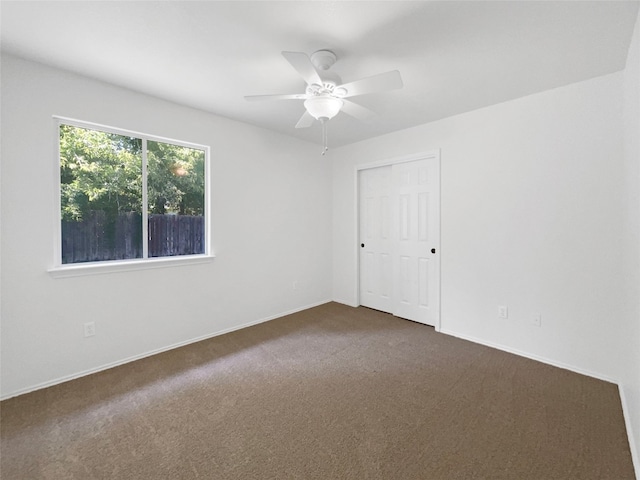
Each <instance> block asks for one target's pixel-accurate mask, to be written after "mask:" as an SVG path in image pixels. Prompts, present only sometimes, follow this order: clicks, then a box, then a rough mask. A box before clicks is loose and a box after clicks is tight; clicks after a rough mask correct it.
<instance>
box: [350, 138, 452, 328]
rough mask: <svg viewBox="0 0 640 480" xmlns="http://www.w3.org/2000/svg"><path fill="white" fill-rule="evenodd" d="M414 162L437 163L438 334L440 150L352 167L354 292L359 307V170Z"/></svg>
mask: <svg viewBox="0 0 640 480" xmlns="http://www.w3.org/2000/svg"><path fill="white" fill-rule="evenodd" d="M416 160H435V161H436V162H437V163H438V179H437V182H438V197H439V198H438V250H439V253H438V257H439V260H438V310H437V315H436V321H435V326H434V328H435V330H436V332H439V331H440V330H441V328H442V318H441V317H442V315H441V311H442V261H441V260H442V256H441V253H442V245H441V237H442V218H441V217H442V182H441V178H442V172H441V169H440V166H441V162H440V149H439V148H438V149H436V150H429V151H426V152H418V153H412V154H410V155H404V156H401V157H393V158H388V159H383V160H377V161H374V162H370V163H364V164H359V165H355V167H354V182H355V185H354V189H353V191H354V205H355V212H354V213H355V219H356V221H355V226H354V229H355V232H354V233H355V237H354V238H355V239H356V242H355V244H354V249H355V259H356V261H355V266H356V272H355V273H356V274H355V283H356V284H355V292H356V306H358V307H359V306H360V305H361V303H360V249H359V245H360V175H359V174H360V170H369V169H371V168H378V167H386V166H389V165H396V164H399V163H407V162H414V161H416Z"/></svg>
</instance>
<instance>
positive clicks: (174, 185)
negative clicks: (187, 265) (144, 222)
mask: <svg viewBox="0 0 640 480" xmlns="http://www.w3.org/2000/svg"><path fill="white" fill-rule="evenodd" d="M60 184H61V209H62V219H63V220H67V221H81V220H82V219H84V218H88V215H89V214H90V212H92V211H104V212H105V213H106V215H107V217H108V218H109V219H111V220H113V219H114V218H115V217H117V216H118V214H120V213H124V212H135V213H141V212H142V140H141V139H139V138H134V137H128V136H125V135H117V134H112V133H106V132H100V131H97V130H90V129H86V128H80V127H75V126H71V125H61V126H60ZM147 192H148V195H147V197H148V201H147V203H148V212H149V213H150V214H165V213H175V214H181V215H203V214H204V151H202V150H197V149H193V148H187V147H182V146H178V145H172V144H168V143H161V142H155V141H148V142H147Z"/></svg>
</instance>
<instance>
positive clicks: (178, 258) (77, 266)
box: [48, 116, 215, 278]
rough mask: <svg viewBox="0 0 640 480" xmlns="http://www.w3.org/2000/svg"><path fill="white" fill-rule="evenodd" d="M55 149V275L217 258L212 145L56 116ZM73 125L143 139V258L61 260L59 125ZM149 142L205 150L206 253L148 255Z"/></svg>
mask: <svg viewBox="0 0 640 480" xmlns="http://www.w3.org/2000/svg"><path fill="white" fill-rule="evenodd" d="M53 120H54V122H53V123H54V135H53V138H54V144H55V148H54V152H55V162H54V163H55V169H54V181H53V186H54V195H55V199H54V202H53V205H54V208H55V214H54V217H53V218H54V219H55V226H54V242H53V244H54V262H53V266H52V267H51V268H49V269H48V272H49V273H50V274H51V276H53V277H55V278H63V277H75V276H80V275H95V274H102V273H112V272H121V271H131V270H143V269H148V268H162V267H176V266H180V265H193V264H198V263H208V262H211V261H212V260H213V259H214V258H215V254H214V253H213V248H212V234H211V230H212V229H211V185H210V184H211V179H210V178H209V175H210V171H211V167H210V148H209V146H207V145H200V144H196V143H191V142H185V141H182V140H175V139H171V138H165V137H159V136H157V135H150V134H147V133H140V132H135V131H131V130H125V129H122V128H116V127H110V126H107V125H100V124H97V123H91V122H85V121H82V120H76V119H72V118H66V117H60V116H54V117H53ZM61 125H70V126H73V127H79V128H85V129H90V130H98V131H101V132H106V133H113V134H116V135H124V136H127V137H133V138H139V139H141V140H142V145H143V149H142V182H143V188H142V197H143V198H142V202H143V208H142V238H143V239H144V240H145V241H143V258H135V259H128V260H107V261H102V262H82V263H65V264H63V263H62V212H61V198H60V126H61ZM148 141H154V142H162V143H169V144H172V145H179V146H181V147H187V148H193V149H196V150H203V151H204V154H205V159H204V179H205V185H204V191H205V193H204V204H205V211H204V232H205V239H204V247H205V251H204V253H203V254H194V255H175V256H167V257H152V258H148V242H147V237H148V225H147V218H148V217H147V215H148V212H147V190H146V189H147V178H146V174H147V151H146V145H147V142H148Z"/></svg>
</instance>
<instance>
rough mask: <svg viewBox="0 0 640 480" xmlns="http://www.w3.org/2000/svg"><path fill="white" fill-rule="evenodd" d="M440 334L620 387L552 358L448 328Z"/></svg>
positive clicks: (599, 376)
mask: <svg viewBox="0 0 640 480" xmlns="http://www.w3.org/2000/svg"><path fill="white" fill-rule="evenodd" d="M440 333H444V334H445V335H451V336H453V337H457V338H460V339H462V340H468V341H470V342H473V343H478V344H480V345H484V346H485V347H491V348H495V349H497V350H502V351H503V352H507V353H513V354H514V355H518V356H519V357H525V358H529V359H531V360H536V361H538V362H542V363H546V364H547V365H551V366H553V367H558V368H562V369H564V370H569V371H572V372H575V373H579V374H581V375H586V376H587V377H593V378H597V379H598V380H604V381H605V382H609V383H614V384H616V385H618V380H616V379H614V378H611V377H608V376H606V375H602V374H600V373H596V372H591V371H589V370H584V369H582V368H579V367H576V366H575V365H569V364H567V363H563V362H558V361H557V360H552V359H550V358H546V357H541V356H539V355H535V354H532V353H529V352H524V351H522V350H518V349H516V348H511V347H508V346H506V345H500V344H499V343H493V342H487V341H486V340H481V339H479V338H475V337H472V336H470V335H465V334H462V333H458V332H455V331H453V330H449V329H446V328H442V329H441V330H440Z"/></svg>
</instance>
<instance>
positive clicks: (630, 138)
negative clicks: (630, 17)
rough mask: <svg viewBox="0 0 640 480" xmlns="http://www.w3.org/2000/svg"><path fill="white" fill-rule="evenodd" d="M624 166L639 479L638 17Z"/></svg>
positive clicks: (627, 374) (631, 394)
mask: <svg viewBox="0 0 640 480" xmlns="http://www.w3.org/2000/svg"><path fill="white" fill-rule="evenodd" d="M624 133H625V135H624V167H625V180H626V183H625V185H624V186H625V189H624V191H625V194H626V206H627V208H626V219H625V221H626V226H627V230H626V231H625V232H624V239H625V240H626V243H625V245H624V248H625V266H626V270H625V272H624V274H625V280H626V286H627V289H626V294H627V296H626V305H627V310H628V316H627V324H626V325H625V326H624V327H623V330H624V332H625V333H626V337H625V339H626V345H625V346H626V349H625V351H626V357H625V358H624V360H623V362H621V367H622V372H621V376H620V382H621V386H622V391H623V394H624V398H625V400H626V404H627V412H628V414H629V415H628V417H629V418H628V429H629V430H631V432H632V435H633V436H632V438H633V443H634V444H635V445H632V447H635V449H634V450H635V451H634V454H635V457H634V461H635V465H636V472H637V474H638V476H640V14H638V19H637V20H636V27H635V32H634V34H633V39H632V42H631V47H630V49H629V55H628V57H627V67H626V69H625V72H624Z"/></svg>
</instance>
